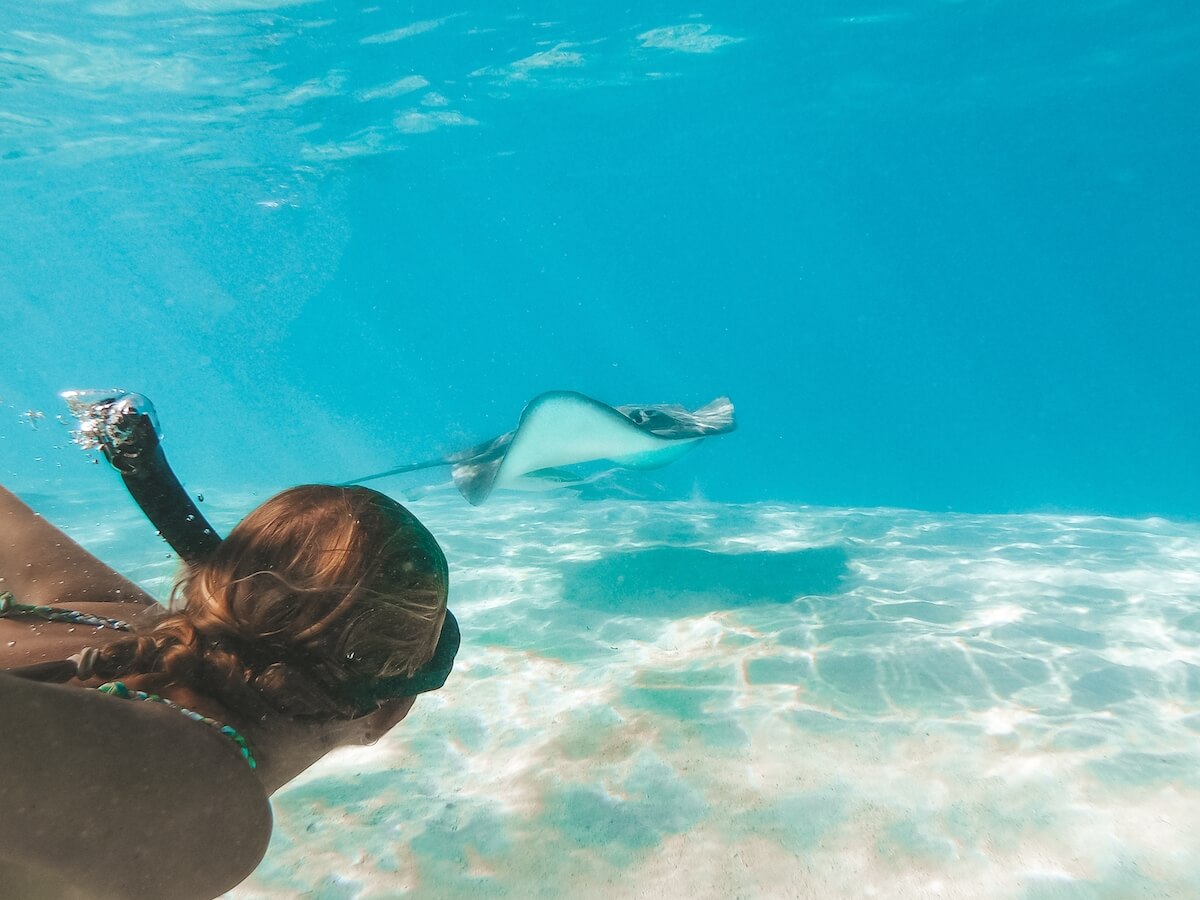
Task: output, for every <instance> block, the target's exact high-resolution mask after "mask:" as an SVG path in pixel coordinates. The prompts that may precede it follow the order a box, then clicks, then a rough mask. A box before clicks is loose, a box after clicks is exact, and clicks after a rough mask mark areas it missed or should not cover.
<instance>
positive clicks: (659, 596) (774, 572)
mask: <svg viewBox="0 0 1200 900" xmlns="http://www.w3.org/2000/svg"><path fill="white" fill-rule="evenodd" d="M848 560H849V554H848V553H847V552H846V550H845V548H843V547H837V546H834V547H811V548H808V549H804V550H789V551H780V552H772V551H762V550H758V551H750V552H747V553H719V552H714V551H712V550H700V549H695V548H688V547H647V548H644V549H640V550H632V551H628V552H620V553H612V554H609V555H608V556H604V557H601V558H600V559H597V560H591V561H588V562H574V563H564V564H563V566H562V572H563V576H562V577H563V599H564V600H566V601H567V602H568V603H574V604H578V605H580V606H587V607H590V608H593V609H606V610H612V611H614V612H623V613H626V614H629V615H635V616H681V615H699V614H703V613H706V612H713V611H716V610H721V609H735V608H738V607H743V606H752V605H755V604H760V603H788V602H791V601H792V600H796V599H798V598H800V597H807V596H813V595H822V594H836V593H840V592H841V591H842V590H844V587H845V585H844V583H845V579H846V575H847V573H848V571H849V569H848V565H847V563H848Z"/></svg>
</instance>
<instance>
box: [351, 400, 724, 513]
mask: <svg viewBox="0 0 1200 900" xmlns="http://www.w3.org/2000/svg"><path fill="white" fill-rule="evenodd" d="M734 427H735V425H734V421H733V403H732V402H730V400H729V398H728V397H718V398H717V399H716V400H713V401H712V402H711V403H708V404H706V405H704V406H702V407H700V408H699V409H697V410H687V409H684V408H683V407H682V406H677V405H675V404H667V403H664V404H655V405H649V406H608V405H607V404H604V403H601V402H600V401H598V400H593V399H592V398H591V397H585V396H584V395H583V394H577V393H575V392H573V391H548V392H547V393H545V394H539V395H538V396H536V397H534V398H533V399H532V400H530V401H529V404H528V405H527V406H526V407H525V410H524V411H523V412H522V413H521V420H520V421H519V422H518V423H517V427H516V429H515V430H513V431H510V432H507V433H506V434H502V435H500V436H499V437H496V438H492V439H491V440H490V441H487V442H485V443H482V444H479V445H477V446H475V447H469V448H467V449H466V450H461V451H459V452H458V453H452V454H450V455H449V456H444V457H441V458H440V459H432V460H428V461H426V462H419V463H411V464H409V465H405V466H398V467H396V468H394V469H388V470H387V471H386V472H377V473H375V474H374V475H367V476H365V477H363V478H356V479H354V480H353V481H348V482H346V483H347V484H362V483H363V482H366V481H373V480H375V479H376V478H387V477H388V476H391V475H399V474H401V473H404V472H416V471H418V470H420V469H431V468H436V467H438V466H449V467H450V474H451V476H452V477H453V479H454V484H455V486H456V487H457V488H458V490H459V492H460V493H461V494H462V495H463V496H464V497H466V498H467V501H468V502H469V503H471V504H472V505H473V506H479V505H480V504H481V503H483V502H484V501H485V500H487V498H488V497H489V496H490V495H491V493H492V491H493V490H495V489H496V488H537V487H541V488H543V489H544V488H546V487H555V486H561V485H564V484H570V483H572V482H576V481H579V480H580V478H579V476H578V475H576V474H575V473H573V472H570V471H568V470H567V469H566V467H568V466H576V465H580V464H583V463H593V462H598V461H602V460H607V461H608V462H611V463H613V464H614V465H617V466H621V467H624V468H630V469H657V468H660V467H662V466H665V465H667V464H669V463H672V462H674V461H675V460H677V459H679V457H681V456H683V455H684V454H685V453H687V452H688V451H689V450H692V449H693V448H694V447H695V446H696V445H697V444H698V443H699V442H700V441H701V440H703V439H704V438H707V437H713V436H715V435H718V434H727V433H729V432H730V431H733V429H734Z"/></svg>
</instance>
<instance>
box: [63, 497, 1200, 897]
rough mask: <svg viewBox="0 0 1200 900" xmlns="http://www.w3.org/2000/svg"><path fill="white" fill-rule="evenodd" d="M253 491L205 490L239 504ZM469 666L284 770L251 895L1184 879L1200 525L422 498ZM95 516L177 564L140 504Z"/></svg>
mask: <svg viewBox="0 0 1200 900" xmlns="http://www.w3.org/2000/svg"><path fill="white" fill-rule="evenodd" d="M259 499H260V498H256V497H251V496H246V497H239V498H236V499H235V498H228V499H226V500H225V501H224V504H223V505H220V506H217V507H215V508H213V507H212V506H211V501H209V502H210V507H209V509H208V511H209V512H210V513H213V516H212V517H213V519H214V520H215V521H216V522H219V523H221V524H222V525H225V524H226V523H227V522H229V521H232V520H233V519H234V518H236V516H237V515H239V514H240V513H241V512H242V511H243V510H244V509H247V508H249V507H250V506H252V505H253V504H254V503H256V502H258V500H259ZM412 507H413V509H414V510H415V511H416V512H417V514H418V515H419V516H420V517H421V518H422V519H423V520H424V521H426V522H427V523H428V524H429V525H430V527H431V528H432V529H433V530H434V531H435V532H436V533H437V535H438V536H439V538H440V539H441V540H442V542H443V544H444V546H445V548H446V552H447V554H448V555H449V557H450V559H451V560H452V561H453V565H452V573H451V577H452V581H453V585H454V587H453V590H452V596H451V602H452V604H453V606H454V609H455V611H456V613H457V614H458V617H459V619H460V622H461V624H462V629H463V634H464V636H465V642H464V646H463V650H462V652H461V654H460V662H459V665H458V667H457V668H456V670H455V673H454V676H453V678H452V680H451V681H450V683H449V684H448V685H447V687H446V688H445V689H444V690H443V691H441V692H439V693H437V694H433V695H430V696H428V697H424V698H422V699H421V700H420V701H419V703H418V705H417V706H416V708H415V710H414V712H413V714H412V715H411V716H410V718H409V719H408V720H407V721H406V722H405V723H404V724H403V725H402V726H401V727H399V728H398V729H396V730H395V731H394V732H393V733H392V734H391V735H389V736H388V737H386V738H385V739H384V740H383V741H382V742H381V743H380V744H378V745H376V746H375V747H373V748H364V749H356V750H352V751H343V752H339V753H337V754H335V755H333V756H331V757H329V758H327V759H326V760H325V761H323V762H322V763H320V764H319V765H318V766H316V767H314V768H313V769H311V770H310V771H309V772H308V773H306V774H305V775H304V776H302V777H301V778H300V779H298V780H297V781H296V782H295V783H293V784H292V785H291V786H289V787H288V788H286V789H284V790H283V791H282V792H280V793H279V794H278V795H277V796H276V799H275V810H276V822H277V830H276V835H275V838H274V840H273V842H272V844H271V849H270V852H269V853H268V855H267V858H266V860H265V861H264V862H263V864H262V866H261V867H260V868H259V870H258V871H257V872H256V873H255V875H254V876H253V877H252V878H251V879H250V880H249V881H247V882H246V883H245V884H244V885H243V886H242V887H240V888H238V889H237V890H235V891H233V892H232V893H231V894H230V896H231V897H237V898H257V897H263V898H266V897H272V898H284V897H294V896H298V895H301V894H303V893H305V892H313V893H312V894H311V896H317V897H323V898H324V897H328V898H334V897H347V898H349V897H363V898H367V897H376V898H382V897H392V896H398V895H401V894H404V895H408V894H409V893H411V894H412V895H413V896H428V897H459V896H479V897H495V896H513V897H532V896H537V897H561V896H577V897H600V896H680V897H682V896H687V897H693V896H699V897H713V898H716V897H731V896H771V897H783V896H789V897H790V896H822V897H829V896H839V897H840V896H880V897H895V896H903V897H939V896H944V897H996V898H1001V897H1003V898H1016V897H1020V898H1046V897H1071V898H1076V897H1151V896H1155V897H1157V896H1188V895H1189V894H1190V893H1191V892H1192V890H1193V888H1194V887H1195V885H1196V884H1197V883H1200V868H1198V865H1200V864H1198V863H1197V858H1196V855H1195V853H1194V850H1195V835H1196V834H1197V831H1198V829H1200V774H1198V773H1200V751H1198V750H1197V746H1198V745H1200V743H1198V741H1197V737H1198V735H1200V566H1198V565H1197V564H1198V562H1200V528H1198V527H1197V526H1195V525H1182V524H1175V523H1171V522H1168V521H1165V520H1162V519H1145V520H1121V519H1112V518H1103V517H1094V516H1032V515H1023V516H968V515H956V516H950V515H945V514H937V515H935V514H929V513H920V512H912V511H906V510H893V509H830V508H817V507H800V506H787V505H775V504H713V503H706V502H672V503H649V504H647V503H640V502H630V501H601V502H595V503H580V502H575V501H557V500H539V501H536V502H530V501H527V500H520V499H517V500H510V502H507V503H502V504H496V505H494V506H488V507H484V508H481V509H470V508H468V507H466V506H465V505H464V504H463V503H462V501H461V499H460V498H458V496H457V495H456V494H453V495H451V494H450V492H448V493H447V495H446V496H443V497H430V498H426V499H424V500H421V501H418V502H416V503H414V504H412ZM53 511H54V512H55V513H56V514H57V515H58V517H59V519H60V520H61V521H64V522H67V523H68V524H69V523H71V522H72V521H74V523H75V524H74V526H73V527H72V528H71V529H70V531H71V533H72V534H73V535H74V536H75V537H76V538H77V539H81V540H85V541H87V542H88V543H89V545H92V546H95V547H96V548H97V549H98V550H100V551H101V552H103V553H105V555H106V557H107V558H110V559H113V560H114V561H115V562H117V563H118V564H121V565H123V566H124V568H125V569H126V570H127V571H130V572H131V573H133V574H134V575H136V576H138V577H139V578H140V579H141V580H142V581H143V582H144V583H146V584H147V585H148V586H150V587H151V588H152V589H157V590H158V591H159V592H160V593H161V592H162V591H163V590H165V585H166V581H167V580H168V579H169V574H170V571H171V568H172V565H173V562H172V561H171V560H169V559H167V558H166V554H163V555H162V556H161V557H160V558H159V559H158V560H157V561H149V560H147V556H146V553H145V543H146V541H145V535H144V532H145V531H146V530H147V526H146V525H145V524H144V523H143V522H142V521H140V519H139V518H138V516H137V515H136V514H135V513H134V512H133V511H130V512H129V514H128V515H127V516H125V517H117V518H114V519H111V520H109V521H108V522H106V523H95V522H90V521H88V520H87V519H86V517H84V516H83V514H82V512H76V513H72V512H71V510H70V508H69V507H68V506H67V505H66V504H61V505H60V506H59V507H57V508H54V509H53Z"/></svg>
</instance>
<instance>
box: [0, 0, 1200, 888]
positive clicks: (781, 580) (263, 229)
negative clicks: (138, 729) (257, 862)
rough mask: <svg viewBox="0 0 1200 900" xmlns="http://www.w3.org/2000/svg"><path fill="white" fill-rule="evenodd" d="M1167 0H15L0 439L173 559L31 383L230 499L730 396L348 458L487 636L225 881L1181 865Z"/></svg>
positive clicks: (375, 883) (1183, 416)
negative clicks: (126, 415)
mask: <svg viewBox="0 0 1200 900" xmlns="http://www.w3.org/2000/svg"><path fill="white" fill-rule="evenodd" d="M1198 47H1200V7H1197V6H1196V5H1195V4H1192V3H1184V2H1176V3H1172V2H1166V0H1163V2H1137V3H1134V2H1122V0H1109V2H1104V3H1082V2H1063V3H1054V4H1046V3H1033V2H1020V0H1008V2H999V0H994V2H984V0H980V2H966V0H962V2H952V0H904V2H900V0H897V2H878V3H870V4H868V3H860V2H840V3H835V2H811V3H796V4H787V5H785V6H784V7H783V8H770V9H768V8H766V7H763V8H761V9H751V8H748V7H747V6H746V5H745V4H732V3H727V2H726V3H718V4H710V5H707V6H704V7H689V6H680V5H675V4H671V3H646V4H641V5H638V6H636V7H631V8H628V9H627V8H624V7H621V8H609V6H608V5H601V4H585V3H576V4H571V5H570V7H569V8H566V7H562V5H560V4H555V5H551V4H522V5H517V6H507V7H505V6H484V7H475V8H441V7H435V6H433V5H426V4H405V5H403V6H392V5H388V4H379V5H376V6H372V5H370V4H361V3H348V2H321V0H316V2H308V3H293V2H288V0H92V2H82V0H46V2H42V3H39V4H36V5H33V6H32V7H31V8H22V7H20V6H18V5H11V4H10V5H9V6H7V7H5V8H4V9H3V10H0V210H2V211H3V216H2V217H0V334H2V335H3V337H4V339H5V340H4V356H3V365H2V366H0V479H2V480H3V482H4V483H5V484H6V485H8V486H9V487H12V488H13V489H14V490H17V491H18V492H20V493H21V494H22V496H24V497H26V498H27V499H28V500H29V501H30V502H31V503H33V504H34V505H35V506H36V507H37V508H38V509H39V510H40V511H42V512H43V513H45V514H46V515H47V516H49V517H51V518H52V519H53V520H54V521H57V522H61V523H62V524H64V525H67V526H69V528H70V533H71V534H73V535H74V536H76V537H77V539H79V540H81V541H82V542H84V543H85V544H86V545H87V546H89V547H90V548H92V549H94V550H95V551H96V552H97V553H99V554H100V555H102V556H103V557H104V558H106V559H108V560H110V561H111V562H113V563H114V564H116V565H118V566H120V567H121V568H122V569H123V570H125V571H128V572H129V573H130V574H131V575H132V576H134V577H135V578H137V579H138V580H140V581H141V582H142V583H143V584H145V585H146V586H147V587H148V588H149V589H150V590H152V591H154V592H156V593H157V594H158V595H159V596H165V593H166V591H167V586H168V582H169V578H170V574H171V572H172V571H173V570H174V566H175V565H176V561H175V560H174V558H173V557H171V555H170V554H169V553H168V552H167V551H166V548H165V546H164V545H162V544H161V543H158V542H156V540H155V538H154V537H153V533H152V531H151V530H149V529H148V528H147V526H146V524H145V523H144V521H143V520H142V519H141V518H140V516H139V514H138V513H137V511H136V509H134V508H133V507H132V505H131V504H130V502H129V501H128V500H127V498H125V497H124V496H123V492H122V490H121V488H120V486H119V484H118V483H117V482H116V480H115V477H114V476H113V475H112V473H111V472H108V471H105V469H104V467H102V466H95V465H92V464H91V462H90V461H89V459H88V458H87V456H86V455H85V454H84V453H82V452H80V451H79V450H78V449H77V448H75V447H73V446H72V445H71V444H70V443H69V434H68V424H67V422H66V421H65V419H63V420H62V421H60V420H59V419H60V417H62V416H65V413H66V410H65V407H64V406H63V405H62V402H61V401H60V400H59V399H58V397H57V394H58V392H59V391H62V390H65V389H69V388H86V387H109V386H121V387H124V388H127V389H130V390H137V391H141V392H143V393H145V394H146V395H148V396H149V397H151V398H152V399H153V401H154V402H155V404H156V405H157V407H158V412H159V414H160V417H161V419H162V423H163V428H164V432H165V435H166V437H165V444H164V446H165V447H166V450H167V453H168V455H169V456H170V458H171V460H172V462H173V463H174V465H175V467H176V469H177V471H178V473H179V474H180V476H181V478H183V480H184V482H185V484H186V486H187V487H188V489H189V491H190V492H191V493H193V494H203V495H204V497H205V498H206V499H205V503H204V509H205V511H206V513H208V514H210V515H211V516H212V517H213V518H214V520H215V521H216V522H217V524H219V525H220V526H221V527H222V528H227V527H228V526H229V525H230V524H232V522H234V521H236V519H237V518H238V517H239V516H240V515H241V514H243V513H244V512H245V511H246V510H248V509H249V508H251V507H252V506H253V505H254V504H255V503H257V502H259V501H260V500H261V499H265V497H267V496H269V495H270V494H271V493H272V492H274V491H275V490H276V489H278V488H281V487H283V486H286V485H289V484H293V483H297V482H301V481H310V480H318V481H340V480H342V479H345V478H348V477H351V476H354V475H359V474H362V473H364V472H371V471H377V470H380V469H384V468H388V467H390V466H395V465H399V464H402V463H407V462H413V461H416V460H423V459H427V458H430V457H433V456H437V455H439V454H445V453H449V452H453V451H455V450H458V449H461V448H463V447H465V446H469V445H471V444H474V443H477V442H479V441H481V440H483V439H486V438H490V437H492V436H494V435H496V434H499V433H502V432H504V431H507V430H509V429H511V428H512V427H513V426H514V425H515V423H516V421H517V418H518V416H519V415H520V412H521V409H522V407H523V405H524V404H525V403H526V402H527V401H528V400H529V399H530V398H532V397H534V396H535V395H537V394H539V393H541V392H543V391H546V390H554V389H568V390H576V391H582V392H584V393H586V394H589V395H591V396H594V397H597V398H599V399H601V400H603V401H605V402H608V403H612V404H624V403H658V402H673V403H682V404H685V405H688V406H690V407H695V406H699V405H701V404H703V403H705V402H707V401H709V400H711V399H712V398H713V397H716V396H718V395H722V394H727V395H729V396H730V397H732V399H733V401H734V403H735V405H736V407H737V410H738V419H739V427H738V430H737V431H736V432H735V433H734V434H731V435H728V436H723V437H719V438H715V439H713V440H711V441H708V442H706V443H705V444H703V445H702V446H701V447H699V448H698V449H697V450H696V451H695V452H693V453H691V454H690V455H688V456H686V457H685V458H683V459H682V460H680V461H679V462H677V463H674V464H672V465H671V466H668V467H666V468H663V469H661V470H657V471H655V472H652V473H645V474H643V475H639V476H636V477H626V478H622V479H621V480H620V481H619V482H615V483H602V484H601V485H600V486H599V488H598V489H597V490H594V491H590V492H589V493H588V494H587V496H586V498H580V497H576V496H573V495H570V494H561V495H551V496H548V497H538V498H534V499H530V498H529V497H527V496H524V495H520V494H513V493H497V494H496V495H495V496H494V497H493V498H491V499H490V500H489V501H488V503H487V505H486V506H484V507H481V508H479V509H475V508H471V507H469V506H467V505H466V504H465V503H464V502H463V500H462V498H461V497H459V496H458V494H457V493H455V492H454V491H453V489H452V488H447V487H445V486H444V485H441V483H440V482H439V481H438V475H437V473H434V474H432V475H426V476H420V477H416V476H410V477H406V478H397V479H393V480H391V481H387V482H380V483H379V484H380V486H381V487H383V488H385V489H386V490H388V491H390V492H392V493H393V494H395V495H396V496H397V497H400V498H406V499H409V500H411V501H412V505H413V508H414V509H415V510H416V512H417V513H418V515H420V516H421V518H422V519H423V520H426V521H427V522H428V523H429V525H430V527H431V528H432V529H433V530H434V532H435V533H436V534H437V535H438V536H439V538H440V539H442V541H443V543H444V545H445V547H446V549H447V553H448V555H449V557H450V559H451V565H452V577H453V582H454V588H453V595H452V603H453V604H454V608H455V609H456V611H458V612H459V618H460V620H461V622H462V625H463V631H464V637H465V644H464V649H463V651H462V656H461V659H462V666H461V669H460V670H456V674H455V676H454V679H453V680H452V682H451V683H450V684H449V685H448V686H447V688H446V690H445V691H443V692H441V693H439V694H437V695H435V696H432V697H429V698H425V699H422V701H421V702H420V703H419V704H418V706H417V707H416V711H415V712H414V715H413V716H412V717H410V719H409V720H408V721H407V722H406V723H405V724H404V726H402V727H401V728H400V729H398V730H397V731H396V732H395V733H394V734H393V735H391V736H389V738H388V739H387V740H386V741H384V742H382V743H380V744H379V745H378V746H377V747H375V748H372V749H369V750H362V751H356V752H355V753H345V754H341V755H336V756H334V757H332V758H330V759H329V760H327V761H326V762H325V763H323V764H322V765H321V766H318V767H317V768H315V769H313V770H312V771H311V772H310V773H308V774H307V775H306V776H305V777H304V778H303V779H301V780H300V781H299V782H297V783H296V784H295V785H294V786H292V787H291V788H289V789H288V790H286V791H284V792H282V793H280V794H279V795H278V797H277V804H276V813H277V821H278V829H277V834H276V838H275V841H274V843H273V844H272V847H271V851H270V853H269V854H268V856H267V859H266V860H265V861H264V863H263V865H262V867H261V868H260V870H259V871H258V872H256V873H255V875H254V876H253V877H252V878H251V879H250V880H249V881H247V882H246V883H245V884H244V885H243V886H241V887H240V888H238V889H237V890H236V891H234V892H233V893H232V894H231V895H230V896H232V897H236V898H258V897H272V898H276V897H278V898H282V897H294V896H297V895H301V894H307V895H308V896H313V897H322V898H326V897H327V898H342V897H347V898H348V897H362V898H380V897H392V896H400V895H407V894H411V895H413V896H428V897H457V896H515V897H525V896H547V897H553V896H567V895H569V896H579V897H591V896H598V895H606V896H613V895H616V896H650V895H654V896H663V895H666V896H703V897H728V896H772V897H773V896H814V897H816V896H821V897H824V896H903V897H927V896H962V897H998V898H999V897H1004V898H1008V897H1021V898H1046V897H1069V898H1078V897H1089V898H1090V897H1141V896H1160V895H1164V894H1165V895H1172V893H1173V894H1174V895H1176V896H1188V895H1190V894H1192V893H1194V892H1195V885H1196V884H1198V883H1200V871H1198V870H1197V868H1196V863H1195V861H1194V860H1195V854H1194V852H1193V850H1194V846H1195V838H1194V835H1195V834H1197V833H1200V813H1197V812H1196V811H1197V810H1200V803H1198V802H1197V801H1198V800H1200V796H1198V793H1200V790H1198V788H1200V786H1198V784H1197V775H1196V773H1197V772H1198V771H1200V769H1198V767H1197V758H1196V750H1195V745H1196V735H1197V733H1198V732H1200V718H1198V717H1200V622H1198V620H1197V615H1198V613H1197V610H1198V609H1200V606H1198V605H1197V604H1198V601H1200V575H1198V574H1197V571H1198V567H1197V561H1198V559H1200V529H1198V527H1197V525H1196V522H1197V519H1198V517H1200V478H1198V477H1197V474H1196V473H1197V469H1196V460H1197V459H1198V458H1200V424H1198V422H1200V419H1198V418H1197V416H1196V409H1197V408H1198V406H1200V364H1198V363H1197V361H1196V360H1197V354H1196V352H1195V348H1196V346H1197V345H1198V344H1200V302H1198V301H1200V296H1198V293H1200V292H1198V287H1197V286H1198V284H1200V253H1197V252H1196V248H1197V246H1200V224H1198V221H1200V220H1198V219H1197V217H1196V212H1195V211H1196V209H1197V208H1198V203H1200V176H1198V175H1197V168H1196V164H1195V161H1196V160H1197V159H1200V117H1198V116H1197V115H1196V110H1197V109H1198V108H1200V51H1198V50H1197V48H1198Z"/></svg>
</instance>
